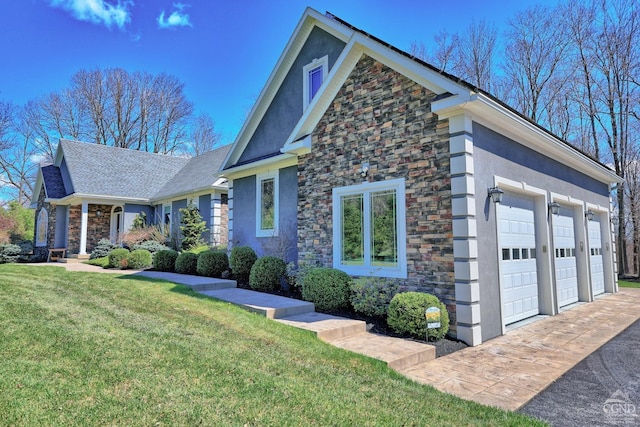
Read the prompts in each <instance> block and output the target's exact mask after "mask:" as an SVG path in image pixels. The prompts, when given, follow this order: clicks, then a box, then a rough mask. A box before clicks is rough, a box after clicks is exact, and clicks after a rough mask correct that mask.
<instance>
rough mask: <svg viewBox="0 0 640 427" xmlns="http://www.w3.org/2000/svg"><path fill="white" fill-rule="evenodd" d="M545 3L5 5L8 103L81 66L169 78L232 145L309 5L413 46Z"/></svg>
mask: <svg viewBox="0 0 640 427" xmlns="http://www.w3.org/2000/svg"><path fill="white" fill-rule="evenodd" d="M536 3H550V4H555V3H556V0H518V1H514V0H507V1H505V0H484V1H478V0H459V1H456V2H434V1H426V0H421V1H418V0H415V1H410V0H387V1H377V0H368V1H360V0H355V1H351V0H329V1H320V0H306V1H302V0H268V1H257V0H252V1H247V0H227V1H218V0H183V1H182V2H173V1H165V0H146V1H144V0H124V1H118V0H6V1H4V2H3V7H2V11H3V13H2V17H1V18H0V19H1V21H2V22H1V23H0V52H2V56H3V57H2V62H1V65H2V66H0V100H4V101H13V102H14V103H17V104H24V103H25V102H26V101H28V100H29V99H32V98H35V97H38V96H41V95H45V94H47V93H49V92H51V91H54V90H58V89H60V88H63V87H66V86H67V85H68V82H69V79H70V77H71V76H72V75H73V74H74V73H75V72H77V71H78V70H80V69H93V68H96V67H99V68H107V67H122V68H125V69H126V70H128V71H148V72H151V73H154V74H155V73H160V72H167V73H169V74H173V75H175V76H176V77H178V78H179V79H180V80H181V81H182V82H183V83H185V93H186V95H187V97H188V98H189V100H190V101H192V102H194V104H195V108H196V110H197V111H201V112H207V113H209V114H210V115H211V116H212V117H213V118H214V120H215V121H216V127H217V129H218V131H220V132H221V133H222V135H223V140H224V142H232V141H233V139H234V138H235V136H236V134H237V132H238V131H239V129H240V127H241V126H242V122H243V120H244V118H245V116H246V114H247V112H248V111H249V110H250V108H251V106H252V104H253V102H254V100H255V99H256V98H257V96H258V94H259V93H260V91H261V90H262V87H263V85H264V83H265V82H266V80H267V78H268V76H269V74H270V72H271V70H272V69H273V66H274V65H275V63H276V62H277V60H278V58H279V56H280V54H281V53H282V49H283V48H284V46H285V45H286V43H287V41H288V39H289V37H290V36H291V33H292V32H293V30H294V28H295V26H296V24H297V23H298V20H299V19H300V17H301V16H302V13H303V12H304V10H305V7H306V6H310V7H312V8H314V9H316V10H318V11H320V12H322V13H324V12H326V11H329V12H331V13H333V14H334V15H336V16H338V17H340V18H342V19H344V20H345V21H347V22H350V23H351V24H353V25H355V26H356V27H359V28H361V29H362V30H364V31H367V32H369V33H371V34H373V35H375V36H377V37H379V38H381V39H383V40H384V41H386V42H389V43H391V44H393V45H395V46H397V47H398V48H401V49H404V50H408V49H409V46H410V43H411V41H422V42H424V43H425V44H427V45H428V44H429V43H430V42H431V39H432V36H433V34H434V33H436V32H438V31H439V30H440V29H443V28H446V29H447V30H448V31H450V32H455V31H457V30H462V29H464V28H465V27H466V26H467V25H468V24H469V23H470V22H471V21H472V20H473V19H475V20H480V19H487V20H489V21H492V22H494V23H495V24H496V25H497V26H498V27H499V28H503V27H504V24H505V23H506V21H507V19H508V18H509V17H512V16H513V15H514V14H515V13H516V12H517V11H520V10H523V9H524V8H526V7H528V6H531V5H534V4H536Z"/></svg>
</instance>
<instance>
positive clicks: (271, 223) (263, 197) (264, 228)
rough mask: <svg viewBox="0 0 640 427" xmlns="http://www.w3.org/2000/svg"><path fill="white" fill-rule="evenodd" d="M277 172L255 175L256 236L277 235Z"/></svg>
mask: <svg viewBox="0 0 640 427" xmlns="http://www.w3.org/2000/svg"><path fill="white" fill-rule="evenodd" d="M278 194H279V191H278V173H277V172H270V173H265V174H261V175H258V176H257V177H256V236H257V237H272V236H277V235H278V227H277V224H278V204H279V203H278Z"/></svg>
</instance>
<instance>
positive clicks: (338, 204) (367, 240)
mask: <svg viewBox="0 0 640 427" xmlns="http://www.w3.org/2000/svg"><path fill="white" fill-rule="evenodd" d="M332 198H333V267H334V268H337V269H340V270H342V271H344V272H346V273H347V274H351V275H354V276H379V277H396V278H406V277H407V248H406V244H407V238H406V234H407V232H406V219H405V217H406V208H405V184H404V178H400V179H394V180H389V181H380V182H372V183H368V182H367V183H363V184H359V185H353V186H349V187H339V188H334V189H333V197H332Z"/></svg>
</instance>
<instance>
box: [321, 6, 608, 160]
mask: <svg viewBox="0 0 640 427" xmlns="http://www.w3.org/2000/svg"><path fill="white" fill-rule="evenodd" d="M325 16H326V17H327V18H329V19H331V20H333V21H335V22H337V23H339V24H342V25H344V26H345V27H347V28H350V29H351V30H353V31H356V32H358V33H360V34H362V35H363V36H365V37H367V38H369V39H371V40H373V41H375V42H377V43H380V44H382V45H383V46H385V47H387V48H389V49H391V50H393V51H395V52H397V53H398V54H400V55H403V56H405V57H407V58H409V59H411V60H413V61H415V62H417V63H418V64H420V65H422V66H425V67H427V68H429V69H431V70H432V71H434V72H436V73H439V74H440V75H442V76H444V77H445V78H448V79H450V80H452V81H454V82H456V83H459V84H461V85H463V86H466V87H467V88H468V89H469V90H471V91H474V92H478V93H481V94H483V95H485V96H487V97H489V98H490V99H491V100H493V101H494V102H497V103H498V104H500V105H501V106H502V107H504V108H506V109H507V110H509V111H511V112H512V113H514V114H516V115H517V116H519V117H521V118H522V119H524V120H526V121H527V122H529V123H531V124H532V125H534V126H536V127H537V128H538V129H540V130H542V131H543V132H545V133H547V134H548V135H550V136H552V137H553V138H555V139H557V140H558V141H560V142H561V143H563V144H565V145H567V146H569V147H570V148H571V149H573V150H575V151H576V152H578V153H580V154H582V155H583V156H586V157H588V158H589V159H591V160H593V161H595V162H596V163H598V164H599V165H601V166H603V167H604V168H606V169H611V168H610V167H609V166H607V165H606V164H605V163H604V162H602V161H600V160H598V159H596V158H595V157H594V156H593V155H591V154H589V153H587V152H586V151H583V150H582V149H580V148H578V147H576V146H575V145H573V144H571V143H570V142H569V141H567V140H565V139H563V138H561V137H560V136H558V135H556V134H555V133H553V132H552V131H550V130H549V129H547V128H546V127H544V126H542V125H541V124H540V123H538V122H537V121H535V120H533V119H532V118H531V117H529V116H527V115H526V114H524V113H523V112H521V111H519V110H517V109H516V108H514V107H512V106H511V105H509V104H507V103H506V102H505V101H503V100H501V99H500V98H498V97H497V96H495V95H493V94H491V93H490V92H488V91H486V90H484V89H481V88H479V87H477V86H475V85H473V84H471V83H469V82H468V81H466V80H464V79H462V78H460V77H458V76H456V75H453V74H451V73H448V72H446V71H444V70H441V69H439V68H438V67H436V66H435V65H433V64H430V63H429V62H427V61H425V60H423V59H420V58H418V57H416V56H415V55H411V54H410V53H408V52H406V51H404V50H402V49H400V48H397V47H396V46H394V45H392V44H390V43H388V42H385V41H384V40H382V39H380V38H378V37H376V36H373V35H371V34H369V33H368V32H366V31H363V30H361V29H360V28H358V27H356V26H354V25H351V24H350V23H348V22H347V21H345V20H343V19H341V18H339V17H337V16H336V15H334V14H333V13H331V12H329V11H326V12H325Z"/></svg>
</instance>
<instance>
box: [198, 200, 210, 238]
mask: <svg viewBox="0 0 640 427" xmlns="http://www.w3.org/2000/svg"><path fill="white" fill-rule="evenodd" d="M198 210H199V211H200V215H201V216H202V220H203V221H204V222H205V223H206V225H207V230H208V229H209V227H211V194H203V195H202V196H200V197H199V198H198Z"/></svg>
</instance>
